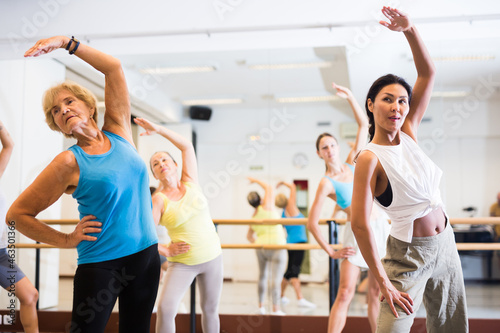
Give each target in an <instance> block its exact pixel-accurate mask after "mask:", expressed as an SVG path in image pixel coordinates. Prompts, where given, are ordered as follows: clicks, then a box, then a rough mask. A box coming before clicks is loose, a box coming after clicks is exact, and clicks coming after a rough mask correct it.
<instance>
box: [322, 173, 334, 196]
mask: <svg viewBox="0 0 500 333" xmlns="http://www.w3.org/2000/svg"><path fill="white" fill-rule="evenodd" d="M318 193H323V194H324V195H328V194H335V188H334V187H333V185H332V182H331V181H330V180H329V179H328V178H327V177H326V176H325V177H323V178H321V180H320V182H319V185H318Z"/></svg>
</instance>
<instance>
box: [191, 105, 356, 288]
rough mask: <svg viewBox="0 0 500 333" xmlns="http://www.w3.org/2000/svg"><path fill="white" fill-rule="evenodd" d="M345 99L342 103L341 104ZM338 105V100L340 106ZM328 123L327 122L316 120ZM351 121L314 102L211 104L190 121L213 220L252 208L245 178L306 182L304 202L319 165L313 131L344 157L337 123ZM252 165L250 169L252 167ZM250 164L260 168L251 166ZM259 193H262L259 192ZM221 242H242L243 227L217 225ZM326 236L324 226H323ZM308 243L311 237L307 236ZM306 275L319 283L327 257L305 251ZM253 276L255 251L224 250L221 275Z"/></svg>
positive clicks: (241, 215) (327, 210) (327, 208)
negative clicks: (300, 159)
mask: <svg viewBox="0 0 500 333" xmlns="http://www.w3.org/2000/svg"><path fill="white" fill-rule="evenodd" d="M345 103H347V102H345ZM340 105H341V104H340ZM324 121H330V125H329V126H318V125H317V123H318V122H324ZM352 121H353V119H352V118H349V117H346V116H344V115H343V114H341V113H336V116H335V118H334V117H332V116H331V109H328V108H327V107H326V106H321V104H320V105H318V106H316V105H299V106H288V107H283V108H280V109H271V110H236V109H231V108H220V109H217V108H214V111H213V114H212V118H211V119H210V120H209V121H193V128H194V130H195V132H196V133H197V136H198V161H199V166H200V183H201V185H202V187H203V189H204V191H205V194H206V195H207V197H208V198H209V202H210V209H211V212H212V217H213V218H214V219H226V218H233V219H246V218H250V217H251V215H252V213H253V209H252V207H251V206H250V205H249V204H248V203H247V200H246V196H247V194H248V192H250V191H252V190H257V191H259V188H258V187H257V186H255V185H253V186H251V185H250V184H249V182H248V180H247V179H246V177H248V176H252V177H256V178H260V179H263V180H265V181H268V182H269V183H271V184H276V183H277V182H278V181H280V180H285V181H292V180H294V179H303V180H308V184H309V185H308V186H309V196H308V198H309V206H310V205H311V203H312V201H313V199H314V195H315V192H316V188H317V186H318V184H319V181H320V179H321V177H322V176H323V175H324V171H325V169H324V168H325V167H324V163H323V162H322V160H321V159H320V158H319V157H318V156H317V154H316V148H315V141H316V138H317V136H318V135H319V134H321V133H323V132H330V133H333V134H334V135H336V136H337V137H338V139H339V141H340V144H341V156H342V158H345V157H346V155H347V153H348V151H349V148H348V145H347V142H346V141H345V140H342V139H341V138H340V137H339V136H338V135H337V134H338V133H339V131H340V129H339V127H340V124H341V123H344V122H352ZM258 133H261V141H260V142H259V143H256V144H252V143H251V142H250V141H249V140H248V137H249V136H250V135H253V134H258ZM297 153H302V154H304V155H306V156H307V159H308V161H309V164H308V165H307V166H306V167H304V168H303V169H298V168H296V167H294V166H293V165H292V159H293V157H294V155H295V154H297ZM252 168H254V169H252ZM255 168H261V169H260V170H255ZM260 192H261V193H262V191H260ZM333 208H334V205H333V201H331V200H329V201H327V202H326V204H325V205H324V207H323V210H322V214H321V217H322V218H328V217H330V216H331V214H332V212H333ZM218 230H219V235H220V237H221V241H222V243H247V242H248V241H247V240H246V232H247V230H248V227H246V226H219V228H218ZM323 231H324V235H325V237H327V236H326V235H327V228H326V226H325V227H323ZM311 239H312V242H313V243H314V242H315V241H314V240H313V238H312V236H311ZM310 253H311V254H312V256H313V257H312V258H311V259H312V260H311V263H312V267H311V271H312V274H311V275H310V276H307V277H306V276H304V277H303V278H304V280H310V281H321V282H322V281H325V280H326V278H327V269H328V265H327V258H326V255H324V253H323V251H319V250H318V251H311V252H310ZM257 274H258V268H257V261H256V258H255V252H254V251H252V250H225V251H224V275H225V277H227V278H233V279H235V280H256V279H257Z"/></svg>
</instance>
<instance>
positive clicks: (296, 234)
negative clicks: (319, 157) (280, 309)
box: [275, 182, 316, 308]
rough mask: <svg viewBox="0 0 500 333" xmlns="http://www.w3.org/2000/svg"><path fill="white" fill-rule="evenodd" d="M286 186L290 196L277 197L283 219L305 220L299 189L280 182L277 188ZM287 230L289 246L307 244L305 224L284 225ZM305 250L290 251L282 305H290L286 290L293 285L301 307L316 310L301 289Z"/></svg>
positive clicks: (276, 201) (284, 277) (282, 291)
mask: <svg viewBox="0 0 500 333" xmlns="http://www.w3.org/2000/svg"><path fill="white" fill-rule="evenodd" d="M280 186H286V187H288V189H289V190H290V195H289V197H288V198H287V197H286V195H284V194H283V193H280V194H278V195H276V199H275V205H276V206H277V207H279V208H281V209H283V213H282V214H281V217H282V218H304V215H303V214H302V213H301V212H300V210H299V208H298V207H297V203H296V202H297V188H296V185H295V184H293V183H286V182H279V183H278V185H277V186H276V187H277V188H278V187H280ZM284 227H285V230H286V242H287V243H288V244H304V243H307V230H306V226H305V225H303V224H297V225H284ZM304 254H305V251H304V250H288V267H287V269H286V272H285V275H284V276H283V280H282V281H281V304H288V303H290V300H289V299H288V298H287V297H286V296H285V290H286V288H287V286H288V285H289V284H291V285H292V287H293V289H294V290H295V295H296V296H297V303H298V305H299V306H300V307H306V308H315V307H316V304H314V303H311V302H309V301H308V300H306V299H305V298H304V296H303V295H302V289H301V288H300V280H299V274H300V268H301V266H302V262H303V261H304Z"/></svg>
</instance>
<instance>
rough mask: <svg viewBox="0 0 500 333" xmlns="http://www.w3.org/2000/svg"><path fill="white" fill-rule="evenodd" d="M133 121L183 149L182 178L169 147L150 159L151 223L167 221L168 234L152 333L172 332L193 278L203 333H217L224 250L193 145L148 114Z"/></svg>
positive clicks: (151, 133) (164, 223)
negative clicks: (200, 179) (152, 183)
mask: <svg viewBox="0 0 500 333" xmlns="http://www.w3.org/2000/svg"><path fill="white" fill-rule="evenodd" d="M134 121H135V123H136V124H137V125H139V126H141V127H142V128H144V129H145V130H146V132H143V133H141V135H153V134H159V135H161V136H162V137H163V138H165V139H167V140H168V141H170V142H171V143H172V144H173V145H174V146H175V147H177V148H178V149H179V150H180V151H181V153H182V172H181V176H180V177H179V174H178V167H177V162H176V161H175V160H174V159H173V158H172V156H171V155H170V154H169V153H168V152H157V153H155V154H153V156H151V159H150V165H151V170H152V171H153V175H154V177H155V178H156V179H158V181H159V182H160V185H159V190H158V191H157V193H156V194H154V195H153V217H154V222H155V223H156V224H161V225H163V226H165V227H166V228H167V231H168V235H169V236H170V239H171V242H170V244H169V245H168V246H166V248H167V251H165V256H166V257H167V260H168V269H167V272H166V274H165V280H164V281H163V284H164V285H163V288H162V290H161V294H160V299H159V300H158V314H157V317H156V332H157V333H170V332H175V316H176V314H177V309H178V308H179V304H180V303H181V300H182V297H183V296H184V294H185V293H186V291H187V289H188V288H189V286H190V285H191V283H192V282H193V280H194V279H195V278H196V281H197V284H198V287H199V291H200V305H201V311H202V315H201V325H202V329H203V332H204V333H219V332H220V321H219V300H220V296H221V292H222V283H223V278H224V276H223V267H222V249H221V245H220V240H219V235H218V234H217V231H216V230H215V226H214V223H213V221H212V217H211V216H210V210H209V207H208V200H207V198H206V197H205V195H204V194H203V192H202V190H201V187H200V185H199V183H198V166H197V162H196V154H195V151H194V147H193V144H192V143H191V142H190V141H188V140H186V139H185V138H184V137H182V136H181V135H179V134H177V133H175V132H174V131H171V130H169V129H168V128H165V127H163V126H160V125H157V124H154V123H152V122H150V121H148V120H146V119H143V118H135V120H134Z"/></svg>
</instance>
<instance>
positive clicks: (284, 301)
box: [281, 296, 290, 305]
mask: <svg viewBox="0 0 500 333" xmlns="http://www.w3.org/2000/svg"><path fill="white" fill-rule="evenodd" d="M288 303H290V300H289V299H288V298H287V297H286V296H283V297H281V304H283V305H285V304H288Z"/></svg>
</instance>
